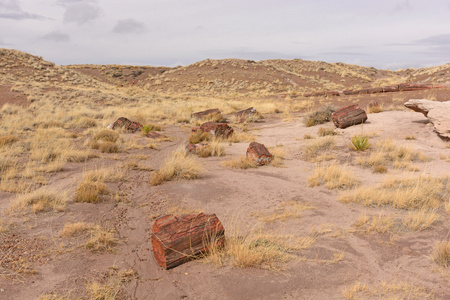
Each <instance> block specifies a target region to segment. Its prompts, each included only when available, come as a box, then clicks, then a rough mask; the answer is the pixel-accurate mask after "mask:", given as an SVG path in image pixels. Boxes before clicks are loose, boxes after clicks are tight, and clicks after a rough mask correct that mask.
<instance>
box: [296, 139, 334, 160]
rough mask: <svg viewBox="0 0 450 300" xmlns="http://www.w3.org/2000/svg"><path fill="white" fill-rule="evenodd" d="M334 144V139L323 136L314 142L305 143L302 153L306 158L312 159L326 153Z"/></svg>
mask: <svg viewBox="0 0 450 300" xmlns="http://www.w3.org/2000/svg"><path fill="white" fill-rule="evenodd" d="M335 144H336V140H335V137H333V136H325V137H320V138H317V139H314V140H310V141H308V142H307V143H306V145H305V148H304V153H305V156H306V158H308V159H314V158H316V157H317V156H318V155H319V154H323V153H324V152H326V151H330V150H331V149H333V148H334V146H335Z"/></svg>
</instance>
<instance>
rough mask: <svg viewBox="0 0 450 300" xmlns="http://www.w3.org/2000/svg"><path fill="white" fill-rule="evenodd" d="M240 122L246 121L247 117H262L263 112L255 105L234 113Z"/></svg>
mask: <svg viewBox="0 0 450 300" xmlns="http://www.w3.org/2000/svg"><path fill="white" fill-rule="evenodd" d="M234 115H235V116H236V118H237V119H238V120H239V122H244V121H245V120H246V119H247V118H256V119H259V118H261V114H260V113H259V112H258V111H257V110H256V109H255V108H253V107H249V108H246V109H243V110H240V111H238V112H236V113H234Z"/></svg>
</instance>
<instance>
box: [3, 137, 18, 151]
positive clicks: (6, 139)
mask: <svg viewBox="0 0 450 300" xmlns="http://www.w3.org/2000/svg"><path fill="white" fill-rule="evenodd" d="M17 141H19V138H18V137H17V136H15V135H6V136H0V148H1V147H4V146H8V145H12V144H14V143H15V142H17Z"/></svg>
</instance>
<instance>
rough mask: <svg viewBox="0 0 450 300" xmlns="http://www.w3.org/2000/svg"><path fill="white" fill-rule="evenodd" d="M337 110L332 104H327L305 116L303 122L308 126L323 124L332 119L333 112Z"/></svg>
mask: <svg viewBox="0 0 450 300" xmlns="http://www.w3.org/2000/svg"><path fill="white" fill-rule="evenodd" d="M335 110H336V108H335V107H334V106H332V105H329V104H328V105H326V106H325V107H322V108H320V109H318V110H315V111H313V112H311V113H309V114H307V115H305V116H304V117H303V122H304V123H305V125H306V127H311V126H314V125H319V124H323V123H326V122H329V121H330V120H331V114H332V113H333V112H334V111H335Z"/></svg>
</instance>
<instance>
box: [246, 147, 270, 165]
mask: <svg viewBox="0 0 450 300" xmlns="http://www.w3.org/2000/svg"><path fill="white" fill-rule="evenodd" d="M247 157H248V158H249V159H251V160H253V161H255V162H257V163H258V165H260V166H262V165H267V164H268V163H270V161H271V160H272V159H273V156H272V154H270V152H269V150H267V148H266V146H264V145H263V144H260V143H257V142H251V143H250V145H249V146H248V148H247Z"/></svg>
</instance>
